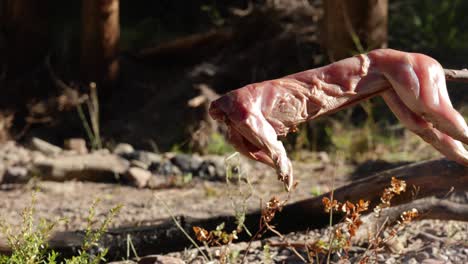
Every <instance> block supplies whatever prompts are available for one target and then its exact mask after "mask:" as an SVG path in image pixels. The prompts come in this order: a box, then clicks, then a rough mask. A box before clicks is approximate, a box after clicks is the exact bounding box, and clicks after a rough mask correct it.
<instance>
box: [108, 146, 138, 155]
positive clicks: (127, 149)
mask: <svg viewBox="0 0 468 264" xmlns="http://www.w3.org/2000/svg"><path fill="white" fill-rule="evenodd" d="M133 152H135V149H134V148H133V146H132V145H130V144H127V143H119V144H117V146H115V148H114V150H113V151H112V153H114V154H116V155H125V154H131V153H133Z"/></svg>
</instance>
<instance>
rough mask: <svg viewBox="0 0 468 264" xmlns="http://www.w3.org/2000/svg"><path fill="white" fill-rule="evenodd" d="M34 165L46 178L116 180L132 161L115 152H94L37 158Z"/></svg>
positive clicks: (56, 179) (55, 179)
mask: <svg viewBox="0 0 468 264" xmlns="http://www.w3.org/2000/svg"><path fill="white" fill-rule="evenodd" d="M33 165H34V168H35V169H36V170H37V172H38V173H37V174H38V175H40V177H41V179H45V180H53V181H66V180H72V179H79V180H90V181H115V180H116V175H122V174H124V173H125V172H126V171H127V170H128V168H129V166H130V163H129V162H128V161H127V160H125V159H123V158H121V157H119V156H117V155H114V154H109V153H101V152H94V153H90V154H81V155H70V156H59V157H54V158H42V159H38V160H35V161H34V164H33Z"/></svg>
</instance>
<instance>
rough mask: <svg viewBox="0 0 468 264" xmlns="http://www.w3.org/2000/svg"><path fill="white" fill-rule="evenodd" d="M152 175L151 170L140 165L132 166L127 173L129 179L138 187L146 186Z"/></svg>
mask: <svg viewBox="0 0 468 264" xmlns="http://www.w3.org/2000/svg"><path fill="white" fill-rule="evenodd" d="M152 176H153V175H152V174H151V172H149V171H147V170H145V169H142V168H138V167H131V168H130V169H128V173H127V175H126V177H127V180H128V181H130V183H131V184H132V185H133V186H136V187H138V188H143V187H145V186H146V185H147V184H148V181H149V179H150V178H151V177H152Z"/></svg>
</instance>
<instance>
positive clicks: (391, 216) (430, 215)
mask: <svg viewBox="0 0 468 264" xmlns="http://www.w3.org/2000/svg"><path fill="white" fill-rule="evenodd" d="M413 208H415V209H417V210H418V214H419V216H418V217H417V218H416V219H417V220H421V219H438V220H457V221H466V222H468V204H461V203H456V202H452V201H449V200H443V199H439V198H436V197H434V196H432V197H427V198H423V199H419V200H415V201H412V202H409V203H406V204H402V205H399V206H395V207H390V208H385V209H383V210H382V211H381V212H380V213H379V214H378V215H376V214H368V215H366V216H364V217H362V218H361V220H362V225H361V226H360V227H359V229H358V231H357V233H356V236H355V237H354V238H353V241H354V242H355V243H358V244H359V243H361V242H364V241H367V240H368V238H369V237H374V236H375V234H377V232H378V230H379V229H380V227H381V226H382V225H383V224H388V225H390V226H391V225H393V224H395V223H396V222H397V221H398V220H401V219H400V216H401V213H402V212H407V211H411V210H412V209H413Z"/></svg>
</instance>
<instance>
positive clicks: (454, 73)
mask: <svg viewBox="0 0 468 264" xmlns="http://www.w3.org/2000/svg"><path fill="white" fill-rule="evenodd" d="M444 73H445V79H446V80H447V81H448V82H462V83H468V69H462V70H453V69H444Z"/></svg>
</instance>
